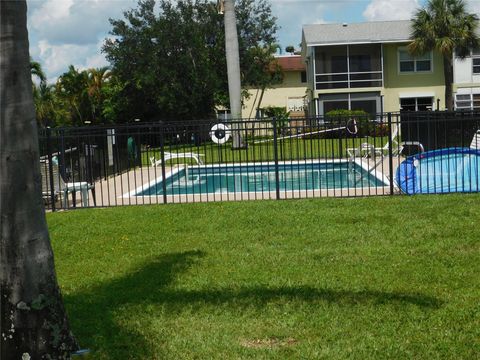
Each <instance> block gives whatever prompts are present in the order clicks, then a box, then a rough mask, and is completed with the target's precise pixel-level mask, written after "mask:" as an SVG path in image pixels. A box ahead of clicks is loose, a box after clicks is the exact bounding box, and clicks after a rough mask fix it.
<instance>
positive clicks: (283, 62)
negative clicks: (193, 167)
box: [275, 55, 305, 71]
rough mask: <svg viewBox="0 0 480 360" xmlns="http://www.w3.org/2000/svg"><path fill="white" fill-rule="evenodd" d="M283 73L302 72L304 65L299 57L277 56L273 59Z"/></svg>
mask: <svg viewBox="0 0 480 360" xmlns="http://www.w3.org/2000/svg"><path fill="white" fill-rule="evenodd" d="M275 59H276V60H277V62H278V65H280V67H281V68H282V70H283V71H303V70H305V64H304V63H303V62H302V57H301V56H300V55H288V56H278V57H276V58H275Z"/></svg>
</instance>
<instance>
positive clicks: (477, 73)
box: [472, 50, 480, 76]
mask: <svg viewBox="0 0 480 360" xmlns="http://www.w3.org/2000/svg"><path fill="white" fill-rule="evenodd" d="M475 60H478V61H480V51H479V53H478V55H477V54H475V55H474V54H473V50H472V74H473V75H474V76H479V75H480V64H478V65H474V61H475ZM475 68H477V69H478V72H475Z"/></svg>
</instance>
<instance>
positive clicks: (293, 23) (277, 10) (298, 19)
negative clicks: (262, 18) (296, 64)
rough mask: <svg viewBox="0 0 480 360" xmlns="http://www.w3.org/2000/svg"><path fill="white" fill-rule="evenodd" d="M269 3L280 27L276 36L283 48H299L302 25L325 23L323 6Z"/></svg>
mask: <svg viewBox="0 0 480 360" xmlns="http://www.w3.org/2000/svg"><path fill="white" fill-rule="evenodd" d="M270 3H271V4H272V13H273V15H274V16H275V17H277V19H278V20H277V24H278V25H280V27H281V28H280V30H279V31H278V33H277V35H278V37H279V40H280V42H281V45H282V46H283V48H285V46H288V45H293V46H295V48H298V47H299V44H300V42H301V40H302V26H303V25H306V24H323V23H326V22H327V21H326V20H325V19H324V14H325V9H326V5H325V4H319V3H318V2H305V1H298V0H297V1H296V0H290V1H286V0H270ZM282 50H285V49H282Z"/></svg>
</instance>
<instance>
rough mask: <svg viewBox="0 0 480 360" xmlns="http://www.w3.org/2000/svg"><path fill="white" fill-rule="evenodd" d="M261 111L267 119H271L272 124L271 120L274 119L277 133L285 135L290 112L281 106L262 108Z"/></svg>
mask: <svg viewBox="0 0 480 360" xmlns="http://www.w3.org/2000/svg"><path fill="white" fill-rule="evenodd" d="M263 111H264V114H265V115H266V116H267V117H269V118H272V124H273V118H275V119H276V123H277V132H278V133H280V134H282V135H285V134H286V132H287V128H288V122H289V121H290V111H287V108H286V107H281V106H269V107H266V108H264V109H263Z"/></svg>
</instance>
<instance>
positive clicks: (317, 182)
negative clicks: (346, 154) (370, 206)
mask: <svg viewBox="0 0 480 360" xmlns="http://www.w3.org/2000/svg"><path fill="white" fill-rule="evenodd" d="M278 168H279V175H278V177H279V187H280V190H281V191H289V190H317V189H344V188H360V187H369V186H384V185H385V184H384V183H383V182H382V181H381V180H379V179H377V178H376V177H375V176H373V175H372V174H369V173H368V172H367V171H366V170H364V169H362V168H361V167H360V166H358V165H357V164H354V163H353V164H350V165H349V164H348V162H342V163H303V164H302V163H298V164H279V165H278ZM165 187H166V194H167V195H183V194H209V193H211V194H213V193H238V192H270V191H272V192H275V190H276V176H275V165H274V164H264V165H242V166H239V165H227V164H223V165H221V166H220V165H219V166H198V167H195V166H194V167H189V168H188V170H185V169H182V170H181V171H179V172H177V173H174V174H172V175H171V176H170V177H167V179H166V183H165ZM162 194H163V184H162V182H161V181H160V182H158V183H156V184H154V185H152V186H150V187H149V188H148V189H145V190H143V191H141V192H139V193H137V194H136V195H137V196H148V195H162Z"/></svg>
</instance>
